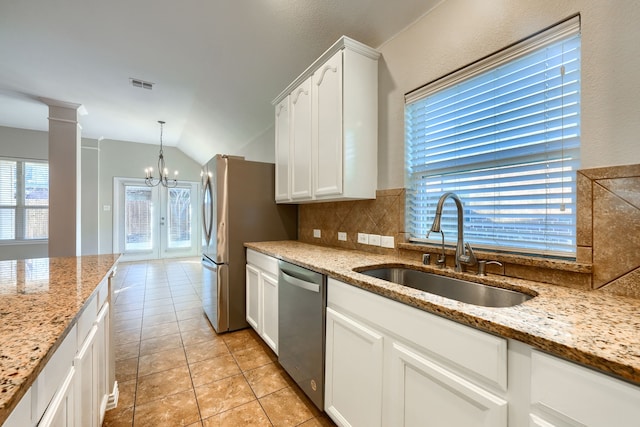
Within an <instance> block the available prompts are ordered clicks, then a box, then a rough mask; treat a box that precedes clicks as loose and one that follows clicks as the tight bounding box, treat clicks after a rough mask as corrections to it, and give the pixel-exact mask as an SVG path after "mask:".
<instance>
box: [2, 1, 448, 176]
mask: <svg viewBox="0 0 640 427" xmlns="http://www.w3.org/2000/svg"><path fill="white" fill-rule="evenodd" d="M439 2H440V0H400V1H389V0H297V1H296V0H186V1H181V2H177V1H173V0H135V1H130V0H128V1H123V0H114V1H104V0H35V1H24V0H22V1H20V0H0V58H1V60H0V126H8V127H17V128H25V129H36V130H46V129H47V127H48V122H47V114H48V110H47V106H46V105H44V104H43V103H42V102H41V101H39V98H40V97H45V98H51V99H55V100H59V101H64V102H72V103H77V104H82V105H83V106H84V107H85V108H86V110H87V112H88V114H87V115H84V116H81V117H80V124H81V126H82V136H83V137H88V138H94V139H98V138H105V139H107V140H123V141H135V142H143V143H153V144H157V143H158V142H159V125H158V124H157V121H158V120H165V121H166V122H167V124H166V125H165V131H164V142H165V143H166V144H167V145H173V146H177V147H178V148H180V149H181V150H182V151H183V152H185V153H186V154H187V155H189V156H190V157H192V158H193V159H194V160H196V161H197V162H198V163H204V162H205V161H206V160H207V159H208V158H210V157H211V156H213V155H214V154H216V153H224V152H233V150H234V149H237V148H238V147H241V146H243V145H245V144H247V143H249V142H250V141H251V140H253V139H254V138H256V137H258V136H260V135H261V134H262V133H263V132H265V131H267V130H269V129H270V128H271V126H272V125H273V108H272V106H271V100H272V99H273V98H275V97H276V96H277V95H278V94H279V93H280V92H281V91H282V90H283V89H284V88H285V87H286V86H287V85H288V84H289V83H290V82H291V81H292V80H293V79H295V78H296V77H297V76H298V75H299V74H300V73H301V72H302V71H304V69H305V68H306V67H307V66H308V65H310V64H311V62H313V61H314V60H315V59H316V58H317V57H318V56H320V54H322V52H324V51H325V50H326V49H327V48H328V47H329V46H330V45H331V44H333V43H334V42H335V41H336V40H337V39H338V38H339V37H340V36H342V35H347V36H349V37H352V38H354V39H356V40H358V41H361V42H363V43H365V44H368V45H370V46H372V47H378V46H380V45H381V44H382V43H384V42H385V41H387V40H389V39H390V38H392V37H393V36H394V35H395V34H397V33H399V32H400V31H402V30H403V29H404V28H406V27H407V26H409V25H410V24H411V23H413V22H414V21H416V20H417V19H418V18H419V17H420V16H422V15H423V14H425V13H426V12H428V11H429V10H430V9H432V8H433V7H434V6H435V5H436V4H438V3H439ZM132 77H133V78H138V79H142V80H146V81H149V82H153V83H154V84H155V86H154V88H153V90H152V91H149V90H145V89H140V88H134V87H132V86H131V85H130V83H129V78H132ZM0 154H1V153H0Z"/></svg>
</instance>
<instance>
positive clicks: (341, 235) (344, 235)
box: [338, 231, 347, 242]
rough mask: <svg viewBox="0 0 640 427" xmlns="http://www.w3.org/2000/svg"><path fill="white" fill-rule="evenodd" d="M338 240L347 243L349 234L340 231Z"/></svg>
mask: <svg viewBox="0 0 640 427" xmlns="http://www.w3.org/2000/svg"><path fill="white" fill-rule="evenodd" d="M338 240H341V241H343V242H346V241H347V233H345V232H344V231H338Z"/></svg>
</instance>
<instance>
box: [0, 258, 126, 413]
mask: <svg viewBox="0 0 640 427" xmlns="http://www.w3.org/2000/svg"><path fill="white" fill-rule="evenodd" d="M119 257H120V255H117V254H110V255H96V256H82V257H59V258H38V259H25V260H8V261H0V307H1V308H0V376H1V379H0V381H1V388H0V425H1V424H3V423H5V421H6V420H7V418H8V417H9V414H10V413H11V412H12V411H13V409H14V408H15V407H16V405H17V404H18V402H20V399H21V398H22V397H23V396H24V395H25V394H26V393H27V392H28V391H30V387H31V386H32V385H33V384H34V382H35V381H36V379H37V378H38V376H39V374H40V373H41V372H42V371H43V370H44V369H45V367H46V366H47V363H48V362H49V361H50V359H51V358H52V356H53V355H54V353H56V350H57V349H58V348H59V347H60V346H61V344H62V343H63V341H65V339H66V338H67V337H68V336H70V335H72V334H75V333H77V334H78V339H79V340H82V339H83V338H84V336H83V337H80V330H81V329H83V328H82V327H79V328H77V327H76V326H77V325H76V324H77V323H78V320H79V319H80V317H81V316H82V314H83V312H85V310H86V311H89V310H87V307H90V310H93V311H95V312H96V313H97V312H98V311H100V308H101V306H102V307H103V308H105V307H106V308H108V304H104V303H105V302H106V303H108V302H110V291H108V289H109V288H110V287H109V286H107V282H108V278H109V276H110V275H111V274H112V273H113V271H114V270H115V268H116V264H117V262H118V259H119ZM99 293H100V295H99V297H98V294H99ZM94 301H95V302H96V303H95V304H93V302H94ZM99 302H102V303H103V304H98V303H99ZM103 311H106V314H105V315H106V316H108V310H103ZM96 313H93V317H94V319H95V315H96ZM94 319H89V320H88V322H89V323H88V324H89V325H93V324H94ZM108 320H109V319H108V317H107V322H105V323H106V326H107V327H108ZM91 327H93V326H91ZM89 330H91V328H88V330H87V331H86V332H89ZM76 331H78V332H76ZM72 338H73V339H74V340H75V339H76V337H72ZM106 339H108V338H106ZM78 344H82V341H79V342H78ZM73 354H75V349H74V352H73ZM52 386H54V391H55V387H57V384H56V385H52ZM41 388H44V387H41ZM41 394H42V393H41ZM38 404H39V405H41V406H44V407H45V408H46V405H47V404H48V402H38ZM35 421H36V422H37V420H35Z"/></svg>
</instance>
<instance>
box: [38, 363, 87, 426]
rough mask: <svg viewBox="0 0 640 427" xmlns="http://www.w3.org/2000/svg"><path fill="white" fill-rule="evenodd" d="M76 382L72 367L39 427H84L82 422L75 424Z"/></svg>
mask: <svg viewBox="0 0 640 427" xmlns="http://www.w3.org/2000/svg"><path fill="white" fill-rule="evenodd" d="M74 382H75V368H74V367H71V368H70V369H69V371H68V372H67V375H66V376H65V378H64V381H63V382H62V384H61V386H60V388H59V389H58V391H57V392H56V394H55V395H54V396H53V399H52V400H51V403H50V404H49V406H48V407H47V410H46V411H45V413H44V415H43V416H42V419H41V420H40V422H39V423H38V426H39V427H74V426H76V425H77V426H81V427H84V425H82V424H80V422H77V423H76V422H75V421H76V420H75V402H74V399H75V391H76V390H75V384H74Z"/></svg>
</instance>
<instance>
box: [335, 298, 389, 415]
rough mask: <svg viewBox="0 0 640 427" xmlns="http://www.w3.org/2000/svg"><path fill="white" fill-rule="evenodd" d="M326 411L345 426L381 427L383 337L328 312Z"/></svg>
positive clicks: (349, 319) (344, 317) (362, 325)
mask: <svg viewBox="0 0 640 427" xmlns="http://www.w3.org/2000/svg"><path fill="white" fill-rule="evenodd" d="M326 333H327V340H326V355H327V356H326V365H325V366H326V367H325V410H326V412H327V414H329V415H330V416H331V418H333V419H334V420H335V421H336V422H337V423H338V424H340V425H342V426H347V425H352V426H370V427H375V426H381V425H382V371H383V368H382V362H383V335H382V334H381V333H379V332H377V331H375V330H373V329H371V328H370V327H368V326H366V325H364V324H362V323H359V322H358V321H357V320H354V319H352V318H350V317H348V316H345V315H343V314H340V313H338V312H337V311H335V310H333V309H331V308H327V331H326Z"/></svg>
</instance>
